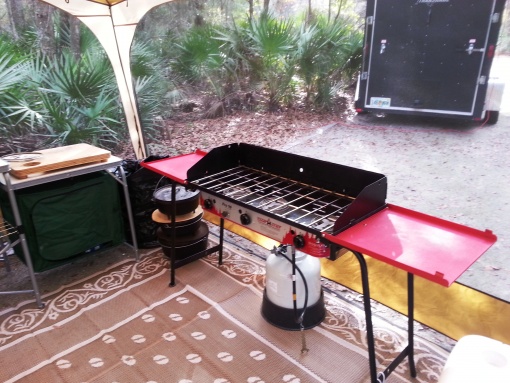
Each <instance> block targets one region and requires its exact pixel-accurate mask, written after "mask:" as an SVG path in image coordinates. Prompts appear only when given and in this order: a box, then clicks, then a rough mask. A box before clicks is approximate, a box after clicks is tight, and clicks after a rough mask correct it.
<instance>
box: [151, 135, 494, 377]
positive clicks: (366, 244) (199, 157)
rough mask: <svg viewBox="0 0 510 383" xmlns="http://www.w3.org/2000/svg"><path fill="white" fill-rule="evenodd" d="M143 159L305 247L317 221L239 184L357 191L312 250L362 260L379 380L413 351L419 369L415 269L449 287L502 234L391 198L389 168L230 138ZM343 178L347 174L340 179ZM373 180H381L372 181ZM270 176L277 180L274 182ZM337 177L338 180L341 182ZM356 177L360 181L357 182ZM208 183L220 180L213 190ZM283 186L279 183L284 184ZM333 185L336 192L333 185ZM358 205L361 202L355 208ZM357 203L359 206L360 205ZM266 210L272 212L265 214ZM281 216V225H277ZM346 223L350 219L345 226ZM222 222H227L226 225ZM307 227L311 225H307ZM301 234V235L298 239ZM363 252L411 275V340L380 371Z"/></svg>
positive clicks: (212, 206)
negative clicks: (370, 168) (293, 216)
mask: <svg viewBox="0 0 510 383" xmlns="http://www.w3.org/2000/svg"><path fill="white" fill-rule="evenodd" d="M142 166H143V167H145V168H147V169H150V170H152V171H154V172H156V173H159V174H161V175H164V176H166V177H168V178H170V179H171V180H173V181H174V182H178V183H180V184H183V185H187V186H188V187H190V188H198V189H200V190H202V192H203V194H204V195H206V197H204V196H202V198H201V201H202V204H203V207H204V210H209V211H210V212H212V213H213V214H218V215H219V216H220V217H221V219H222V220H223V218H225V219H228V220H231V221H233V222H235V223H237V224H240V225H241V226H245V227H247V228H248V229H252V230H254V231H257V230H258V232H259V233H261V234H268V235H267V236H269V237H270V238H273V239H279V237H271V233H272V232H273V231H274V230H273V229H274V228H275V227H285V225H287V224H288V223H289V222H290V228H289V229H288V230H287V229H285V230H284V231H286V230H287V231H286V232H287V234H286V236H285V239H284V240H280V241H281V242H286V241H287V240H288V239H287V237H288V236H292V237H291V238H290V242H286V244H293V243H294V244H295V245H296V248H299V247H301V249H300V250H302V248H306V246H305V243H306V242H308V243H310V242H312V241H311V240H310V239H311V238H312V237H311V236H309V235H308V234H309V233H310V232H313V230H314V229H313V227H311V226H310V227H307V226H303V225H301V224H300V223H299V222H302V221H299V220H301V218H298V220H294V221H289V220H288V219H287V217H288V215H287V213H285V214H283V215H278V214H275V211H276V210H275V209H277V208H271V209H268V210H267V211H264V209H263V208H261V206H266V207H267V206H269V205H270V204H269V203H268V202H264V203H262V204H259V205H254V204H252V205H250V203H249V202H248V203H247V202H246V194H244V195H243V196H242V197H240V198H238V199H237V200H236V199H235V198H234V197H233V196H234V195H235V194H236V193H237V191H238V190H240V189H243V188H245V185H253V186H252V187H251V189H250V194H253V190H255V189H256V190H257V191H258V192H259V193H262V194H264V193H266V194H265V197H266V200H271V199H273V198H267V197H268V196H269V195H279V196H282V195H284V194H283V193H280V191H281V190H276V191H275V190H272V191H270V192H265V191H264V190H266V189H268V188H273V187H274V186H275V185H284V186H283V189H285V191H284V192H285V193H287V191H288V190H289V189H291V188H304V189H305V192H298V193H297V194H301V197H299V196H298V197H295V194H296V193H294V195H293V196H292V197H291V198H289V199H290V200H292V201H293V203H294V201H297V200H298V199H300V198H304V197H305V196H306V198H307V199H308V200H309V199H310V198H309V196H310V195H311V194H313V193H318V194H319V195H320V197H319V199H320V201H317V202H316V201H313V202H306V205H308V204H310V203H322V201H324V200H325V199H328V198H330V197H331V196H332V195H334V196H340V198H339V200H342V199H345V198H344V197H345V196H346V195H347V197H349V198H351V199H352V202H351V204H350V205H349V206H343V207H341V210H342V211H343V213H341V215H340V218H339V219H337V220H336V221H335V227H338V226H341V229H340V230H339V231H338V230H330V229H328V230H329V232H326V231H325V232H323V233H319V234H318V235H317V233H315V232H314V233H313V234H314V236H313V238H315V239H316V240H320V241H321V242H322V243H321V244H320V245H317V241H313V242H314V247H312V248H311V251H310V253H312V255H313V252H316V251H318V250H317V249H319V250H320V252H324V250H325V249H324V248H323V246H322V245H324V244H325V245H326V246H327V247H328V249H327V256H328V257H329V258H330V259H335V258H336V254H337V250H339V249H341V248H344V249H347V250H350V251H351V252H352V253H353V254H354V255H355V256H356V258H357V259H358V261H359V264H360V268H361V279H362V287H363V297H364V308H365V316H366V323H367V343H368V353H369V367H370V379H371V382H372V383H378V382H384V381H386V379H387V377H388V376H389V375H390V374H391V372H392V371H393V370H394V369H395V368H396V367H397V366H398V365H399V364H400V363H401V362H402V361H403V360H404V359H405V357H406V356H407V357H408V360H409V366H410V373H411V375H412V376H413V377H415V376H416V368H415V364H414V351H413V338H414V333H413V322H414V276H415V275H417V276H420V277H422V278H425V279H427V280H430V281H432V282H434V283H438V284H440V285H442V286H445V287H448V286H450V285H451V284H452V283H453V282H454V281H455V280H456V279H457V278H458V277H459V276H460V275H461V274H462V273H463V272H464V271H465V270H466V269H467V268H468V267H469V266H471V265H472V264H473V263H474V262H475V261H476V260H477V259H478V258H479V257H480V256H481V255H482V254H483V253H484V252H485V251H486V250H487V249H488V248H489V247H490V246H492V244H493V243H494V242H495V241H496V236H495V235H493V234H492V233H491V232H490V231H488V230H487V231H479V230H476V229H472V228H469V227H466V226H462V225H458V224H455V223H452V222H449V221H445V220H442V219H439V218H435V217H432V216H428V215H425V214H422V213H418V212H415V211H412V210H408V209H405V208H402V207H399V206H395V205H391V204H387V203H386V202H385V201H384V199H385V197H386V189H385V182H386V177H384V176H383V175H380V174H376V173H371V172H365V171H362V170H361V169H354V168H349V167H345V166H342V165H337V164H331V163H328V162H325V161H319V160H314V159H310V158H307V157H302V156H297V155H293V154H289V153H284V152H280V151H275V150H271V149H266V148H260V147H256V146H253V145H247V144H233V145H226V146H224V147H220V148H215V149H212V150H211V151H210V152H208V153H205V152H202V151H196V152H195V153H190V154H186V155H182V156H178V157H172V158H167V159H163V160H158V161H152V162H149V163H142ZM307 173H308V175H306V176H305V175H304V174H307ZM289 175H290V178H289ZM292 176H295V178H293V177H292ZM262 178H263V179H264V181H263V184H262V185H261V184H260V182H259V181H258V180H259V179H262ZM342 178H343V180H341V179H342ZM303 180H305V181H308V183H305V182H303ZM374 180H375V182H373V181H374ZM314 181H315V183H314ZM365 181H367V182H366V183H365V184H366V187H364V188H362V191H361V192H359V194H357V195H356V193H357V192H354V193H351V194H349V193H350V192H349V189H352V190H360V187H359V184H362V186H364V185H365V184H363V182H365ZM270 183H271V185H269V184H270ZM336 183H338V185H339V186H338V187H337V186H336ZM350 184H353V185H354V184H356V185H355V187H352V188H351V187H350ZM208 185H214V186H213V187H211V188H210V189H208ZM268 185H269V186H268ZM323 185H328V186H330V187H333V188H334V189H331V188H329V189H327V190H329V191H327V190H326V191H325V190H324V189H323V188H322V187H321V186H323ZM278 188H280V187H279V186H278ZM332 190H333V192H331V191H332ZM337 190H338V192H337ZM367 192H368V193H367ZM208 193H209V194H208ZM278 193H279V194H278ZM261 198H262V197H256V198H255V200H258V201H260V199H261ZM275 199H276V198H275ZM278 199H280V200H281V199H282V197H278ZM341 202H342V201H341ZM332 203H334V204H335V205H340V204H341V203H340V202H336V201H335V202H327V203H326V204H325V205H328V206H329V205H331V204H332ZM285 204H286V203H284V205H285ZM374 206H375V207H376V208H375V210H373V211H371V212H369V213H368V214H367V212H366V210H364V209H365V208H366V207H369V208H371V207H374ZM351 207H353V208H355V209H351ZM294 210H295V208H294V207H293V209H292V211H293V212H294ZM315 210H316V209H315V208H310V209H309V212H308V213H304V214H303V216H302V218H308V216H309V215H310V214H311V212H312V211H313V212H315ZM324 210H325V209H324ZM353 210H355V211H354V212H353ZM360 211H361V212H362V214H361V215H360V214H358V216H357V217H356V214H357V213H356V212H360ZM342 214H343V215H344V218H345V216H346V215H347V216H349V217H348V219H347V220H345V219H344V220H343V221H342V219H341V218H342ZM353 214H354V215H353ZM264 215H265V216H266V217H267V218H263V216H264ZM238 216H239V217H238ZM243 216H244V219H243ZM305 216H307V217H305ZM329 217H330V214H327V215H325V216H323V217H320V219H321V220H323V219H325V218H329ZM278 219H280V221H278ZM315 221H317V220H315ZM315 221H314V222H315ZM340 221H342V222H343V224H342V225H340V224H339V222H340ZM260 222H264V223H266V225H265V226H268V225H267V223H268V222H271V225H269V226H271V228H272V229H271V230H268V231H265V232H261V231H260V230H264V225H259V226H257V223H260ZM275 222H276V223H277V225H274V224H275ZM351 222H354V223H351ZM340 223H341V222H340ZM346 223H347V225H344V224H346ZM221 226H222V229H223V225H221ZM287 227H288V226H287ZM303 227H304V232H303V231H301V232H300V230H302V229H303ZM296 239H299V240H298V241H296ZM317 246H320V247H317ZM363 254H365V255H367V256H370V257H373V258H375V259H378V260H379V261H381V262H385V263H387V264H390V265H392V266H394V267H396V268H398V269H401V270H404V271H405V272H407V276H408V277H407V289H408V293H407V294H408V345H407V346H406V347H405V348H404V350H403V351H402V352H401V353H400V354H399V356H398V357H397V358H396V359H395V360H394V361H393V362H392V363H391V364H390V365H389V366H388V367H387V368H386V369H385V370H384V371H381V372H379V374H378V373H377V365H376V357H375V344H374V334H373V325H372V312H371V306H370V286H369V280H368V267H367V263H366V261H365V258H364V255H363ZM220 260H221V258H220Z"/></svg>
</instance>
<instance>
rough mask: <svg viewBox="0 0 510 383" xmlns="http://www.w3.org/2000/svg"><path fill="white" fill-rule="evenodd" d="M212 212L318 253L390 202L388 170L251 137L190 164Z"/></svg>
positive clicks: (324, 254)
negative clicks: (274, 147) (335, 160)
mask: <svg viewBox="0 0 510 383" xmlns="http://www.w3.org/2000/svg"><path fill="white" fill-rule="evenodd" d="M187 182H188V184H189V186H190V187H195V188H197V189H200V190H201V192H202V193H201V200H202V205H203V207H204V209H205V210H206V211H209V212H211V213H213V214H216V215H218V216H220V217H223V218H226V219H228V220H229V221H232V222H234V223H236V224H238V225H241V226H245V227H246V228H248V229H250V230H253V231H255V232H257V233H259V234H263V235H265V236H267V237H269V238H271V239H274V240H276V241H278V242H280V243H282V244H293V245H294V246H295V247H296V248H297V249H299V250H300V251H302V252H305V253H307V254H310V255H313V256H316V257H327V256H329V255H330V250H329V244H328V242H327V241H324V233H328V234H331V235H335V234H337V233H339V232H340V231H342V230H345V229H346V228H348V227H351V226H353V225H355V224H356V223H358V222H360V221H361V220H363V219H365V218H367V217H368V216H370V215H372V214H373V213H375V212H377V211H378V210H380V209H382V208H383V207H384V206H385V199H386V189H387V183H386V177H385V176H384V175H382V174H377V173H373V172H368V171H365V170H361V169H355V168H351V167H347V166H343V165H338V164H333V163H329V162H325V161H319V160H316V159H312V158H307V157H302V156H297V155H293V154H289V153H284V152H281V151H277V150H272V149H267V148H262V147H258V146H254V145H248V144H234V145H227V146H223V147H219V148H216V149H213V150H212V151H211V152H209V153H208V154H207V155H206V156H205V157H204V158H203V159H202V160H201V161H199V162H198V163H197V164H196V165H195V166H193V167H191V169H189V171H188V179H187Z"/></svg>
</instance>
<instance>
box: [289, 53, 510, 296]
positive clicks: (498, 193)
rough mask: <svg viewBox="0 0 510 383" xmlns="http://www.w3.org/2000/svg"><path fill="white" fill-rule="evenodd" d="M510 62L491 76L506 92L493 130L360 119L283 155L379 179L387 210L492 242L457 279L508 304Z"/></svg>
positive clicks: (447, 122)
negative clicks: (469, 230)
mask: <svg viewBox="0 0 510 383" xmlns="http://www.w3.org/2000/svg"><path fill="white" fill-rule="evenodd" d="M509 67H510V57H500V58H499V59H498V60H496V62H495V63H494V66H493V70H492V73H493V74H494V75H495V76H497V77H498V78H500V79H502V80H503V81H505V82H506V84H508V85H507V86H506V88H505V93H504V99H503V104H502V108H501V114H500V118H499V121H498V123H497V124H495V125H483V124H478V123H474V122H470V121H462V120H460V121H459V120H452V119H437V118H424V117H417V116H398V115H386V116H379V117H378V116H376V115H374V114H369V115H358V116H356V117H355V118H354V120H353V121H352V122H349V123H345V122H339V123H332V124H331V125H329V126H327V127H324V128H323V129H319V130H317V131H316V132H315V134H313V135H311V136H308V137H306V138H305V139H302V140H300V141H297V142H294V143H292V144H290V145H288V146H287V147H285V148H284V150H286V151H289V152H291V153H295V154H300V155H304V156H308V157H314V158H318V159H322V160H326V161H330V162H335V163H339V164H343V165H348V166H353V167H357V168H362V169H366V170H371V171H375V172H378V173H382V174H384V175H386V176H387V178H388V198H387V202H388V203H392V204H395V205H399V206H402V207H406V208H409V209H412V210H415V211H418V212H421V213H425V214H430V215H433V216H436V217H439V218H443V219H446V220H449V221H452V222H456V223H459V224H462V225H466V226H470V227H473V228H476V229H479V230H485V229H489V230H491V231H493V232H494V233H495V234H496V235H497V236H498V241H497V242H496V244H495V245H494V246H493V247H491V248H490V249H489V250H488V251H487V252H486V253H485V254H484V255H483V256H482V257H481V258H480V259H479V260H478V261H477V262H476V263H475V264H474V265H473V266H472V267H471V268H469V269H468V270H467V271H466V272H465V273H464V274H463V275H462V276H461V278H460V279H459V282H460V283H463V284H466V285H468V286H470V287H473V288H475V289H477V290H480V291H483V292H485V293H488V294H491V295H494V296H496V297H498V298H501V299H504V300H506V301H509V302H510V232H509V229H510V203H509V200H510V175H509V173H510V172H509V170H510V154H509V153H510V72H509V71H508V70H506V71H505V70H504V68H509Z"/></svg>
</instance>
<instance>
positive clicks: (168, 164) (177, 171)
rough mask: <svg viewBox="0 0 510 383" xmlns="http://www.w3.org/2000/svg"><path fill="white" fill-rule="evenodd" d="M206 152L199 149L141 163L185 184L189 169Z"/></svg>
mask: <svg viewBox="0 0 510 383" xmlns="http://www.w3.org/2000/svg"><path fill="white" fill-rule="evenodd" d="M206 154H207V152H204V151H202V150H197V151H195V152H194V153H190V154H183V155H182V156H177V157H170V158H164V159H162V160H157V161H151V162H143V161H142V163H141V164H140V165H141V166H143V167H144V168H147V169H149V170H152V171H153V172H156V173H158V174H161V175H163V176H165V177H168V178H170V179H171V180H174V181H176V182H178V183H180V184H182V185H184V184H185V183H186V179H187V177H188V169H189V168H191V167H192V166H193V165H195V164H196V163H197V162H198V161H200V160H201V159H202V157H204V156H205V155H206Z"/></svg>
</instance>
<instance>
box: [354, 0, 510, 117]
mask: <svg viewBox="0 0 510 383" xmlns="http://www.w3.org/2000/svg"><path fill="white" fill-rule="evenodd" d="M504 6H505V0H368V2H367V11H366V20H365V40H364V51H363V52H364V53H363V63H362V68H361V72H360V76H359V81H358V88H357V92H356V102H355V106H356V110H357V111H358V113H360V112H366V111H376V112H384V113H399V114H416V115H434V116H449V117H458V118H468V119H474V120H482V119H488V120H489V121H490V122H496V121H497V118H498V115H499V106H498V105H497V104H498V103H497V101H496V102H493V101H492V102H491V100H489V98H490V97H491V96H496V98H497V96H498V94H502V92H503V90H502V88H503V86H504V85H503V84H501V83H494V82H493V81H489V73H490V68H491V64H492V60H493V58H494V54H495V50H496V45H497V40H498V34H499V30H500V26H501V21H502V20H501V19H502V15H503V10H504Z"/></svg>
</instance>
